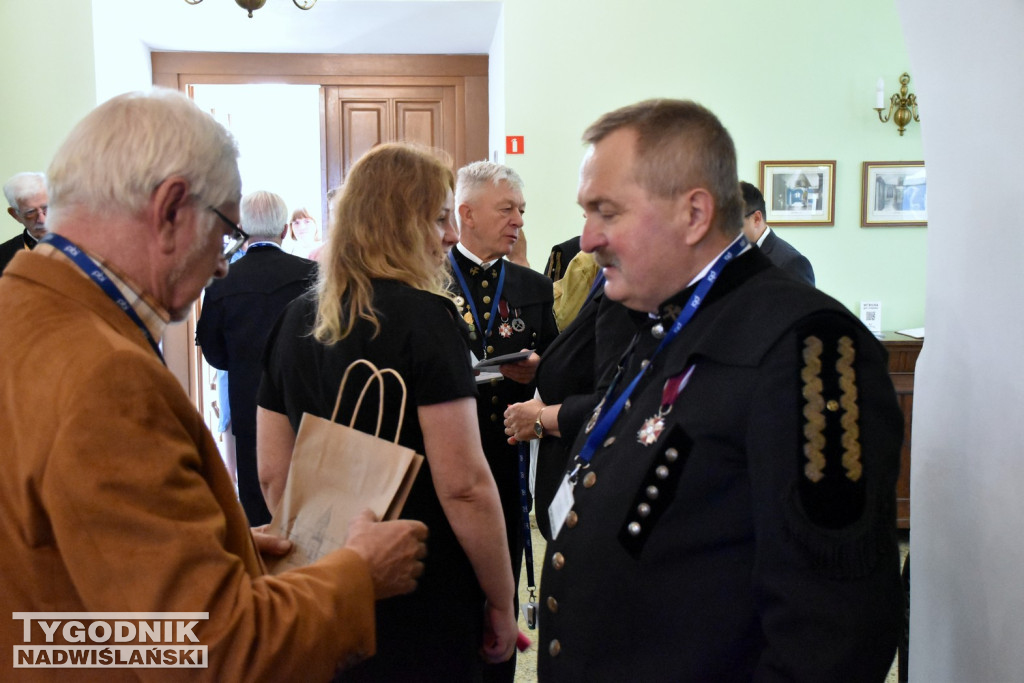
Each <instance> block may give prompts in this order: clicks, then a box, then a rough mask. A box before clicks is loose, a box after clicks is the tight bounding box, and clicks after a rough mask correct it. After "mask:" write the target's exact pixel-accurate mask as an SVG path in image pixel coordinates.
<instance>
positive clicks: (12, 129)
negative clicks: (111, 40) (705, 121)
mask: <svg viewBox="0 0 1024 683" xmlns="http://www.w3.org/2000/svg"><path fill="white" fill-rule="evenodd" d="M91 5H92V2H87V1H84V0H73V1H71V0H2V2H0V57H2V58H4V60H5V61H4V63H6V64H8V65H19V66H22V67H23V68H8V69H7V70H6V72H5V76H4V85H5V88H4V89H5V92H7V93H8V95H7V99H6V106H5V107H4V108H3V111H2V112H0V123H2V124H3V130H4V131H5V136H4V137H5V140H4V145H3V148H2V152H0V177H2V178H4V179H6V178H7V177H9V176H10V175H11V174H13V173H15V172H17V171H21V170H26V169H36V168H45V166H46V165H47V164H48V162H49V158H50V157H51V155H52V154H53V152H54V151H55V149H56V146H57V144H59V142H60V140H61V139H62V138H63V137H64V136H65V135H66V133H67V132H68V130H69V129H70V127H71V126H72V125H73V124H74V122H75V121H76V120H78V119H79V118H80V117H81V116H82V115H84V113H85V112H86V111H88V110H89V108H91V107H92V106H93V105H94V104H95V102H96V82H97V74H96V73H95V67H94V66H93V65H94V59H93V37H92V36H93V31H92V12H91ZM502 26H503V36H499V37H498V39H497V40H496V41H495V45H496V46H497V48H498V49H500V48H501V47H502V46H503V47H504V51H505V54H504V57H503V59H502V60H501V61H500V62H497V64H503V65H504V68H503V73H502V74H501V77H500V78H499V79H498V83H497V85H498V92H497V93H496V95H495V97H494V98H493V99H494V100H495V102H494V104H493V105H492V106H493V107H494V109H495V111H494V112H493V113H494V120H495V121H500V120H501V118H502V117H503V118H504V121H505V130H504V131H492V138H493V139H497V140H500V139H502V137H501V136H503V135H505V134H508V135H525V136H526V154H524V155H522V156H509V157H508V158H507V159H506V161H507V162H508V163H509V164H510V165H512V166H514V167H515V168H516V169H517V170H518V171H520V172H521V173H522V175H523V177H524V178H525V180H526V183H527V193H526V196H527V203H528V209H529V211H528V213H527V233H528V236H529V255H530V260H531V262H532V263H533V264H534V266H535V267H536V268H541V267H543V264H544V262H545V260H546V258H547V253H548V250H549V249H550V247H551V245H552V244H555V243H557V242H560V241H562V240H564V239H566V238H568V237H570V236H572V235H574V234H578V233H579V231H580V229H581V228H582V221H581V218H580V210H579V209H578V207H576V205H575V197H576V180H577V173H578V167H579V162H580V159H581V157H582V153H583V147H582V145H581V143H580V142H579V137H580V134H581V133H582V131H583V129H584V128H586V126H587V125H588V124H589V123H591V122H592V121H593V120H594V119H595V118H597V117H598V116H599V115H600V114H602V113H604V112H605V111H608V110H610V109H613V108H615V107H618V106H621V105H624V104H628V103H631V102H634V101H637V100H640V99H644V98H648V97H659V96H661V97H682V98H692V99H695V100H697V101H699V102H701V103H702V104H704V105H706V106H707V107H709V108H710V109H712V110H713V111H715V112H716V113H717V114H718V115H719V117H720V118H721V119H722V120H723V122H724V123H725V125H726V126H727V127H728V128H729V130H730V131H731V132H732V134H733V137H734V139H735V141H736V146H737V149H738V151H739V164H740V166H739V167H740V175H741V177H743V178H744V179H746V180H749V181H751V182H755V183H756V182H757V177H756V176H757V169H758V162H759V161H760V160H766V159H792V160H798V159H835V160H836V162H837V173H836V206H835V215H836V224H835V226H834V227H829V228H806V227H802V228H792V227H783V228H780V229H779V234H780V235H782V236H783V237H784V238H785V239H787V240H789V241H790V242H792V243H793V244H794V245H796V246H797V248H799V249H800V250H801V251H802V252H803V253H804V254H806V255H807V256H808V258H810V259H811V262H812V263H813V265H814V269H815V273H816V275H817V279H818V285H819V287H820V288H821V289H823V290H825V291H826V292H828V293H830V294H832V295H833V296H835V297H836V298H838V299H839V300H840V301H842V302H843V303H844V304H846V305H847V306H849V307H850V308H851V309H853V310H856V309H857V308H858V306H859V303H858V302H859V301H862V300H872V301H876V300H877V301H881V302H882V322H883V326H884V327H885V328H886V329H901V328H906V327H917V326H921V325H923V324H924V293H925V235H926V229H925V228H872V229H866V228H861V227H860V193H861V190H860V183H861V180H860V178H861V162H862V161H868V160H870V161H883V160H916V159H921V158H922V149H921V140H920V129H919V127H918V126H917V124H911V128H910V129H909V130H908V131H907V134H906V135H905V136H904V137H902V138H901V137H899V135H897V133H896V129H895V126H893V125H892V124H891V123H890V124H887V125H882V124H881V123H879V122H878V119H877V116H876V115H875V112H874V111H872V109H871V107H872V106H873V104H874V88H875V82H876V81H877V79H878V78H879V77H883V78H885V81H886V91H887V94H889V93H891V92H892V91H894V90H895V86H896V79H897V78H898V76H899V74H900V73H902V72H903V71H905V70H909V68H910V67H909V62H908V60H907V55H906V49H905V46H904V41H903V36H902V33H901V31H900V26H899V22H898V17H897V14H896V8H895V5H894V3H893V1H892V0H861V1H860V2H857V3H840V2H820V3H810V2H786V3H766V2H763V0H719V1H718V2H700V3H697V2H693V1H692V0H631V1H630V2H624V1H622V0H603V1H601V2H594V1H593V0H589V1H587V2H584V1H583V0H557V1H552V0H507V1H506V2H505V7H504V16H503V20H502ZM40 36H43V38H42V39H40ZM41 42H42V43H44V45H42V46H41V45H40V43H41ZM139 59H140V60H141V59H142V57H139ZM136 66H138V65H136ZM912 75H913V74H912ZM100 76H104V74H100ZM913 85H914V84H913V82H912V83H911V89H912V90H913ZM502 99H503V100H504V102H501V101H500V100H502ZM927 104H928V103H927V99H925V101H924V103H923V106H924V115H925V116H926V115H927ZM503 149H504V148H503V147H501V148H500V149H499V150H498V152H499V157H500V156H501V155H502V153H503ZM4 220H6V221H7V222H10V223H12V224H13V221H10V219H4ZM4 220H0V225H2V226H3V227H2V229H0V230H2V232H0V237H4V236H5V235H8V234H14V232H15V228H16V227H17V226H16V224H13V225H7V223H6V222H4Z"/></svg>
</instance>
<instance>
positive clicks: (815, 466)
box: [800, 335, 825, 483]
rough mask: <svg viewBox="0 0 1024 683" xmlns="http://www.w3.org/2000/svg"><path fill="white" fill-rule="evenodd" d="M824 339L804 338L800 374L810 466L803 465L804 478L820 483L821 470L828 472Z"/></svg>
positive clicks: (822, 475) (806, 444)
mask: <svg viewBox="0 0 1024 683" xmlns="http://www.w3.org/2000/svg"><path fill="white" fill-rule="evenodd" d="M821 349H822V344H821V340H820V339H819V338H817V337H815V336H813V335H812V336H810V337H807V338H806V339H804V351H803V358H804V367H803V370H801V372H800V378H801V379H802V380H803V383H804V386H803V397H804V401H805V403H804V418H805V419H806V420H807V421H806V422H805V423H804V438H805V439H806V441H805V442H804V455H805V456H806V457H807V463H806V464H805V465H804V476H806V477H807V478H808V479H810V480H811V481H812V482H815V483H817V482H819V481H821V479H822V478H823V477H824V476H825V475H824V474H823V473H822V470H824V469H825V454H824V453H822V452H821V449H822V448H824V447H825V436H824V434H822V431H824V429H825V414H824V412H823V411H824V408H825V399H824V398H822V396H821V390H822V384H821Z"/></svg>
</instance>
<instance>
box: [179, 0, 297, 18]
mask: <svg viewBox="0 0 1024 683" xmlns="http://www.w3.org/2000/svg"><path fill="white" fill-rule="evenodd" d="M202 1H203V0H185V2H187V3H188V4H190V5H198V4H199V3H201V2H202ZM292 2H294V3H295V6H296V7H298V8H299V9H312V7H313V5H315V4H316V0H292ZM235 4H236V5H238V6H239V7H241V8H242V9H244V10H248V11H249V18H250V19H252V13H253V10H258V9H259V8H261V7H263V5H265V4H267V0H235Z"/></svg>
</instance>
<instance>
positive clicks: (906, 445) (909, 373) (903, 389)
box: [882, 332, 924, 529]
mask: <svg viewBox="0 0 1024 683" xmlns="http://www.w3.org/2000/svg"><path fill="white" fill-rule="evenodd" d="M923 342H924V340H922V339H914V338H912V337H905V336H903V335H902V334H897V333H895V332H884V333H883V336H882V344H883V345H884V346H885V348H886V350H888V351H889V377H891V378H892V384H893V387H895V389H896V398H897V399H898V400H899V403H900V409H902V410H903V420H904V425H903V449H902V450H901V451H900V478H899V481H898V482H897V483H896V526H897V527H899V528H900V529H909V528H910V433H911V426H912V420H913V414H914V368H915V367H916V366H917V357H918V355H919V354H920V353H921V345H922V344H923Z"/></svg>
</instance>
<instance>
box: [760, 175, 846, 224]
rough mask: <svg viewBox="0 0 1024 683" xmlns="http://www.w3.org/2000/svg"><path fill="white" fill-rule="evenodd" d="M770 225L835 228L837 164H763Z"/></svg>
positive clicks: (762, 179) (767, 217)
mask: <svg viewBox="0 0 1024 683" xmlns="http://www.w3.org/2000/svg"><path fill="white" fill-rule="evenodd" d="M760 178H761V193H762V194H764V203H765V208H767V209H768V215H767V216H765V221H767V223H768V224H769V225H835V224H836V217H835V211H834V207H835V201H836V162H835V161H834V160H833V161H762V162H761V173H760Z"/></svg>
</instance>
